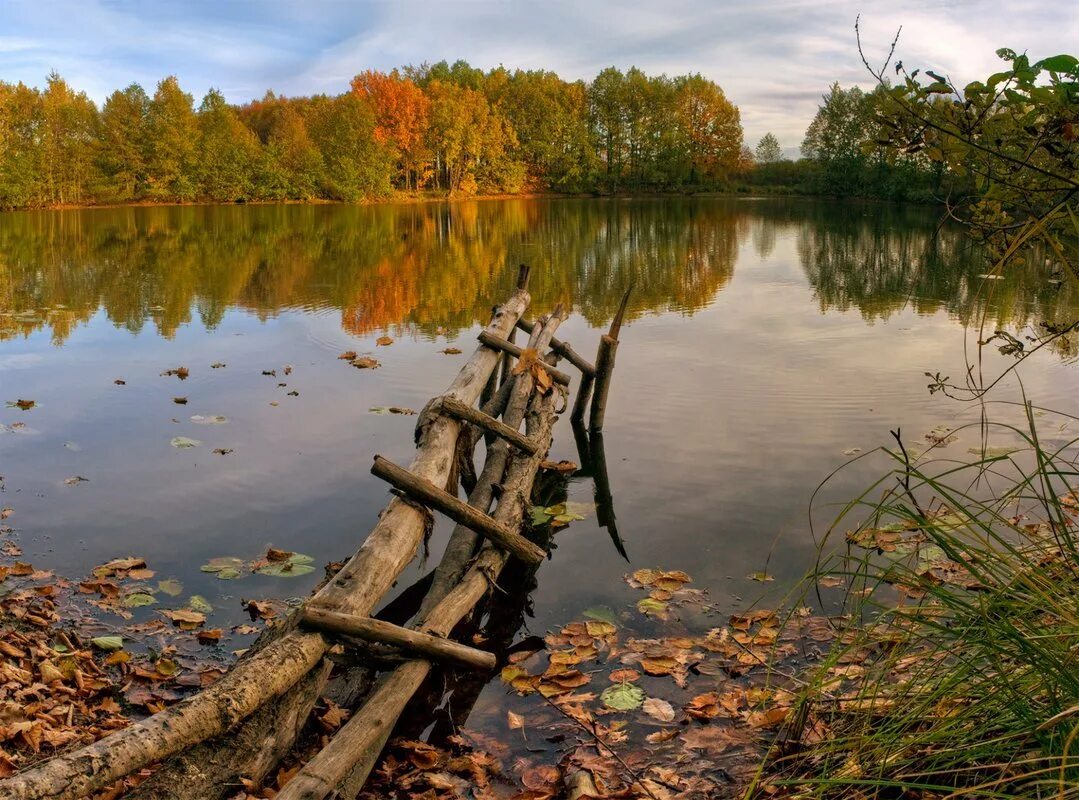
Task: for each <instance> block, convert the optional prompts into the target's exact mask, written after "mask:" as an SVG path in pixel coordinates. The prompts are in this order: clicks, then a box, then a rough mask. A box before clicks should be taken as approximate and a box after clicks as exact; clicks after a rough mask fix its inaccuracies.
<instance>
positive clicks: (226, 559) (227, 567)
mask: <svg viewBox="0 0 1079 800" xmlns="http://www.w3.org/2000/svg"><path fill="white" fill-rule="evenodd" d="M243 567H244V560H243V559H242V558H235V557H233V556H218V557H217V558H211V559H210V560H209V561H208V562H206V563H205V564H203V565H202V566H201V567H199V569H200V570H202V571H203V572H210V573H213V574H215V575H217V577H218V578H220V579H221V580H224V581H227V580H230V579H232V578H238V577H240V570H241V569H243Z"/></svg>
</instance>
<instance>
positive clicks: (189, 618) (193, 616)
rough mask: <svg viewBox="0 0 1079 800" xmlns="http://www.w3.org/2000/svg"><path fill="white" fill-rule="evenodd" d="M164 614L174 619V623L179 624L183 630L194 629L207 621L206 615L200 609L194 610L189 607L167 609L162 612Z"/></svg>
mask: <svg viewBox="0 0 1079 800" xmlns="http://www.w3.org/2000/svg"><path fill="white" fill-rule="evenodd" d="M161 614H162V615H164V616H166V617H168V618H169V619H170V620H172V623H173V624H174V625H177V626H179V628H180V629H181V630H185V631H192V630H194V629H195V628H197V627H198V626H199V625H202V624H203V623H204V622H206V615H205V614H202V613H200V612H198V611H192V610H191V609H189V608H177V609H175V610H165V611H162V612H161Z"/></svg>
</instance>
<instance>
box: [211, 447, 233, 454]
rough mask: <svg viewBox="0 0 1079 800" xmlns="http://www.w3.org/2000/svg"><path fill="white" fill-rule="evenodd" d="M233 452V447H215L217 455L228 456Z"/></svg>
mask: <svg viewBox="0 0 1079 800" xmlns="http://www.w3.org/2000/svg"><path fill="white" fill-rule="evenodd" d="M231 452H232V448H231V447H215V448H214V455H215V456H227V455H228V454H229V453H231Z"/></svg>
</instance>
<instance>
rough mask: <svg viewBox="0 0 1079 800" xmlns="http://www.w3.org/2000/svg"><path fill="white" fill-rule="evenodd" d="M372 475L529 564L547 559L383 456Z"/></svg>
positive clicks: (516, 535) (377, 458)
mask: <svg viewBox="0 0 1079 800" xmlns="http://www.w3.org/2000/svg"><path fill="white" fill-rule="evenodd" d="M371 472H372V473H374V474H375V475H377V476H378V477H380V478H382V480H384V481H386V482H387V483H389V484H390V485H391V486H393V487H394V488H396V489H400V490H401V491H402V492H404V493H405V494H407V495H408V496H409V497H412V498H414V499H416V500H418V501H420V502H421V503H423V504H424V505H426V506H431V507H433V508H436V509H438V510H439V511H441V512H442V513H443V514H445V515H446V516H447V517H449V518H450V519H452V520H453V521H454V522H459V523H461V524H462V525H466V526H467V527H469V528H471V529H472V530H474V531H475V532H476V533H478V534H480V535H481V536H483V537H484V538H486V539H490V540H491V541H492V542H494V543H495V544H497V545H498V546H499V547H501V548H502V549H504V550H506V551H508V552H510V553H512V554H513V555H515V556H517V557H518V558H519V559H521V560H522V561H524V562H526V563H528V564H539V563H541V562H542V561H543V559H544V558H545V557H546V556H547V553H546V552H544V551H543V550H542V549H541V548H539V547H537V546H536V545H534V544H532V542H530V541H528V539H526V538H525V537H523V536H521V534H519V533H517V532H516V531H514V530H512V529H510V528H508V527H506V526H505V525H502V524H500V523H498V522H495V520H494V519H493V518H492V517H490V516H488V515H487V514H484V513H483V512H482V511H478V510H476V509H475V508H473V507H472V506H470V505H469V504H468V503H465V502H463V501H461V500H459V499H457V498H456V497H454V496H453V495H452V494H450V493H449V492H447V491H445V490H444V489H440V488H439V487H437V486H435V485H434V484H433V483H431V482H430V481H427V480H425V479H423V478H421V477H419V476H417V475H414V474H413V473H411V472H409V471H408V470H407V469H403V468H402V467H399V466H397V465H396V464H394V463H393V462H392V461H389V460H388V459H385V458H383V457H382V456H375V463H374V464H372V466H371Z"/></svg>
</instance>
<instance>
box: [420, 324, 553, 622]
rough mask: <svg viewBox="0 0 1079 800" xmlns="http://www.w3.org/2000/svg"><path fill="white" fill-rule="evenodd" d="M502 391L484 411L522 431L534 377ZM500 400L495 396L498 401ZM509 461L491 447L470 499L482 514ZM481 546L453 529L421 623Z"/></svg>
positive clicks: (537, 343)
mask: <svg viewBox="0 0 1079 800" xmlns="http://www.w3.org/2000/svg"><path fill="white" fill-rule="evenodd" d="M555 313H556V315H557V314H561V306H559V307H558V308H557V309H555ZM548 319H549V317H544V319H543V323H546V322H547V320H548ZM553 332H554V331H553V329H552V330H550V331H545V326H544V325H541V326H539V327H538V328H535V330H534V331H533V333H532V334H531V335H530V337H529V340H528V346H529V347H530V348H532V349H533V350H537V351H538V350H542V349H543V348H545V347H546V345H547V342H548V340H549V338H550V336H551V335H552V334H553ZM505 390H508V391H505ZM503 391H505V397H504V398H501V404H500V407H499V408H498V409H497V411H496V409H495V408H494V407H493V403H491V404H488V405H487V406H484V407H483V409H482V410H483V411H485V412H487V413H488V414H492V415H493V414H495V413H502V414H503V422H504V424H505V425H506V426H507V427H510V428H513V429H514V430H517V429H518V428H520V427H521V423H522V422H524V419H525V414H526V412H527V411H528V401H529V397H530V395H531V392H532V380H531V376H530V375H529V376H528V377H527V379H525V378H522V380H521V381H517V380H516V376H511V379H510V380H509V381H507V383H506V384H505V385H503V387H502V389H500V390H499V395H502V393H503ZM499 399H500V398H499V397H497V396H496V398H495V400H496V401H497V400H499ZM477 441H478V436H477V437H476V438H474V439H473V440H471V444H472V446H475V444H476V442H477ZM509 457H510V451H509V448H508V447H507V446H506V443H505V442H503V441H495V442H492V443H491V444H490V445H489V446H488V448H487V458H486V460H485V461H484V463H483V470H482V471H481V472H480V475H479V478H478V479H477V481H476V487H475V488H474V489H473V490H472V491H471V492H470V493H469V495H468V503H469V505H471V506H472V507H474V508H478V509H479V510H480V511H487V510H489V509H490V508H491V506H492V504H493V503H494V499H495V487H496V486H497V485H498V484H499V483H500V482H501V481H502V476H503V474H504V473H505V471H506V464H508V463H509ZM478 546H479V537H478V536H477V535H476V533H475V532H474V531H472V530H470V529H469V528H467V527H466V526H464V525H458V526H456V527H455V528H454V529H453V533H452V534H451V535H450V539H449V541H448V542H447V543H446V550H445V552H444V553H443V556H442V561H440V562H439V564H438V566H437V567H436V568H435V576H434V579H433V580H432V582H431V589H430V591H428V592H427V596H426V597H424V598H423V601H422V602H421V603H420V610H419V614H418V617H419V619H424V618H426V617H427V615H428V614H429V613H430V611H431V609H432V608H434V607H435V606H436V605H437V604H438V603H439V602H440V601H441V600H442V598H443V597H445V596H446V595H447V594H448V593H449V591H450V589H451V588H453V586H454V585H456V583H457V581H459V580H460V579H461V576H462V575H463V574H464V572H465V570H466V569H467V568H468V565H469V564H470V563H471V562H472V555H473V554H474V553H475V552H476V548H477V547H478Z"/></svg>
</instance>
